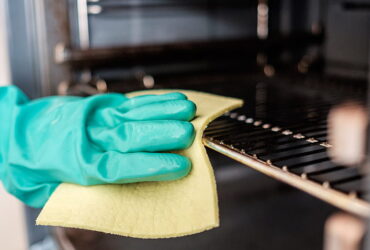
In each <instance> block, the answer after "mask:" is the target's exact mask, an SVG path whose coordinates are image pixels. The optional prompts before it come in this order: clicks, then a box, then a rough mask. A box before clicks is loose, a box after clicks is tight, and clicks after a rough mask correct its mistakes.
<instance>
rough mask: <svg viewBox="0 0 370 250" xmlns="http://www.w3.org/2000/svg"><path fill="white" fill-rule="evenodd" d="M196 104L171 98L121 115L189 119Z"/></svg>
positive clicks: (137, 119)
mask: <svg viewBox="0 0 370 250" xmlns="http://www.w3.org/2000/svg"><path fill="white" fill-rule="evenodd" d="M195 112H196V106H195V104H194V103H193V102H192V101H188V100H171V101H163V102H157V103H152V104H148V105H144V106H141V107H138V108H135V109H132V110H130V111H128V112H127V113H125V114H123V115H122V118H123V119H124V120H132V121H145V120H179V121H190V120H191V119H193V118H194V116H195Z"/></svg>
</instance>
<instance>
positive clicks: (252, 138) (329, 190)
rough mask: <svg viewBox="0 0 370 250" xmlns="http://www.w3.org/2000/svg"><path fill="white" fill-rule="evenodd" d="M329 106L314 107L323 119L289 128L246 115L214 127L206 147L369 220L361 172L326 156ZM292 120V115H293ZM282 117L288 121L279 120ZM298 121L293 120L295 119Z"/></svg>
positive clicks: (235, 115) (218, 122)
mask: <svg viewBox="0 0 370 250" xmlns="http://www.w3.org/2000/svg"><path fill="white" fill-rule="evenodd" d="M329 107H330V105H323V104H315V106H313V107H312V108H311V107H307V106H305V110H306V111H307V110H310V109H317V108H319V109H320V111H321V112H322V113H321V114H319V115H316V116H313V117H310V116H309V115H308V116H306V119H304V120H301V121H299V122H296V123H294V122H293V123H292V122H290V123H289V125H286V126H285V127H281V126H277V125H275V124H271V123H266V122H264V121H262V120H258V119H255V118H252V117H248V116H246V115H245V114H244V113H243V110H242V109H240V110H236V111H235V112H231V113H227V114H225V115H224V116H222V117H220V118H218V119H217V120H215V121H213V122H212V123H210V124H209V126H208V128H207V129H206V131H205V133H204V144H205V145H206V146H207V147H210V148H212V149H214V150H216V151H218V152H220V153H222V154H225V155H227V156H228V157H231V158H233V159H235V160H237V161H239V162H241V163H244V164H245V165H247V166H249V167H252V168H254V169H256V170H257V171H260V172H262V173H264V174H267V175H269V176H271V177H273V178H276V179H278V180H280V181H283V182H285V183H287V184H290V185H292V186H294V187H296V188H299V189H301V190H303V191H305V192H307V193H310V194H312V195H314V196H316V197H317V198H320V199H322V200H324V201H326V202H328V203H330V204H332V205H334V206H337V207H339V208H341V209H343V210H346V211H349V212H351V213H354V214H356V215H359V216H364V217H368V216H369V214H370V205H369V203H368V202H367V201H366V200H365V199H364V197H365V196H366V195H367V192H366V190H364V188H363V185H362V182H363V181H364V178H365V177H364V175H363V174H362V173H361V172H360V171H359V169H357V168H349V167H345V166H338V165H336V164H334V163H333V162H332V161H331V160H330V158H329V157H328V154H327V149H328V148H329V147H331V145H330V144H329V143H328V142H327V141H326V136H327V125H326V114H327V111H328V110H329ZM289 115H290V116H291V115H292V113H289ZM279 118H280V119H282V118H284V117H283V115H281V114H280V115H279ZM293 120H294V119H293Z"/></svg>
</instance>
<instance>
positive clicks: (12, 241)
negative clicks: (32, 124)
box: [0, 0, 26, 250]
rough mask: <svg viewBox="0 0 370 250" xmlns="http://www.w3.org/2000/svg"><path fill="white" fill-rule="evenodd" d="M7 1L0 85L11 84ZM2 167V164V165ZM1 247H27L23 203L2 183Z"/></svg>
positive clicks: (0, 9) (1, 0) (0, 10)
mask: <svg viewBox="0 0 370 250" xmlns="http://www.w3.org/2000/svg"><path fill="white" fill-rule="evenodd" d="M5 1H6V0H0V85H6V84H10V74H9V61H8V54H7V46H6V26H5ZM0 116H1V114H0ZM0 122H6V121H0ZM0 167H2V166H1V165H0ZM0 249H4V250H24V249H26V234H25V225H24V219H23V210H22V205H21V203H20V202H19V201H17V200H16V199H15V198H13V197H12V196H10V195H9V194H7V193H6V192H5V191H4V189H3V187H2V185H0Z"/></svg>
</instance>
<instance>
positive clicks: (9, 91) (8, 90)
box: [0, 86, 29, 180]
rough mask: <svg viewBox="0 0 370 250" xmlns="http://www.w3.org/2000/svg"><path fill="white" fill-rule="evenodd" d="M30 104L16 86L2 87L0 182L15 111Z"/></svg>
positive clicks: (3, 172) (0, 99) (0, 100)
mask: <svg viewBox="0 0 370 250" xmlns="http://www.w3.org/2000/svg"><path fill="white" fill-rule="evenodd" d="M27 102H29V99H28V97H27V96H26V95H25V94H24V93H23V92H22V91H21V90H20V89H19V88H17V87H15V86H6V87H0V117H1V118H2V119H1V120H0V180H2V179H3V178H4V175H5V167H6V164H7V161H8V159H7V155H8V148H9V135H10V130H11V128H12V124H13V116H14V110H15V108H16V107H17V106H19V105H22V104H25V103H27Z"/></svg>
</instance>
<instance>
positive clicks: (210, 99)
mask: <svg viewBox="0 0 370 250" xmlns="http://www.w3.org/2000/svg"><path fill="white" fill-rule="evenodd" d="M174 91H177V92H182V93H184V94H185V95H187V96H188V98H189V99H190V100H192V101H193V102H195V103H196V105H197V114H196V117H195V119H194V120H193V121H192V123H193V125H194V127H195V130H196V136H195V140H194V143H193V144H192V146H191V147H190V148H188V149H186V150H182V151H179V152H176V153H179V154H182V155H184V156H187V157H189V158H190V159H191V161H192V170H191V172H190V174H189V175H188V176H186V177H184V178H182V179H180V180H176V181H166V182H143V183H133V184H124V185H97V186H79V185H75V184H67V183H63V184H61V185H59V187H58V188H57V189H56V191H55V192H54V193H53V195H52V196H51V197H50V199H49V201H48V202H47V203H46V205H45V207H44V208H43V209H42V211H41V213H40V215H39V216H38V218H37V221H36V223H37V224H38V225H51V226H62V227H72V228H81V229H88V230H94V231H100V232H105V233H111V234H117V235H122V236H130V237H135V238H152V239H153V238H169V237H179V236H184V235H190V234H194V233H199V232H202V231H205V230H209V229H212V228H215V227H218V225H219V214H218V200H217V190H216V183H215V177H214V173H213V169H212V166H211V163H210V161H209V159H208V156H207V153H206V150H205V148H204V146H203V144H202V134H203V130H204V129H205V128H206V126H207V124H208V123H209V122H210V121H211V120H213V119H215V118H216V117H217V116H219V115H221V114H222V113H224V112H226V111H228V110H231V109H234V108H236V107H239V106H241V105H242V101H241V100H239V99H234V98H228V97H222V96H217V95H213V94H208V93H202V92H196V91H188V90H149V91H139V92H134V93H131V94H128V96H130V97H133V96H137V95H143V94H163V93H168V92H174Z"/></svg>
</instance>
